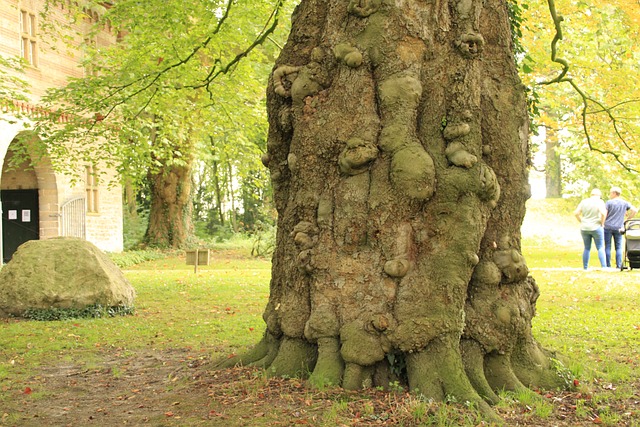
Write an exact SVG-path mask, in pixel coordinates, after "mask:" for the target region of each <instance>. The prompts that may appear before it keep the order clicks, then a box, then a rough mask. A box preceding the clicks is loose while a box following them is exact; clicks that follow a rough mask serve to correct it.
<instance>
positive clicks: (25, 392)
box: [23, 387, 32, 394]
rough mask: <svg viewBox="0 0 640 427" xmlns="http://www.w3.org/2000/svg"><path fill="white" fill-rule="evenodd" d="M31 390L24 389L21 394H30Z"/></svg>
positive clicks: (28, 388)
mask: <svg viewBox="0 0 640 427" xmlns="http://www.w3.org/2000/svg"><path fill="white" fill-rule="evenodd" d="M31 392H32V390H31V387H25V388H24V391H23V393H24V394H31Z"/></svg>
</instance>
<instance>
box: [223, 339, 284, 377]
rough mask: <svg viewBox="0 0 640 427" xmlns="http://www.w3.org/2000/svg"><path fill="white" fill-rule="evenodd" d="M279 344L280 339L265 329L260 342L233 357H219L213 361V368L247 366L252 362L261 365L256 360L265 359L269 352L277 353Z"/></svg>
mask: <svg viewBox="0 0 640 427" xmlns="http://www.w3.org/2000/svg"><path fill="white" fill-rule="evenodd" d="M279 346H280V340H279V339H277V338H276V337H274V336H273V335H271V334H270V333H269V332H267V331H265V333H264V335H263V336H262V339H261V340H260V342H258V344H256V345H255V346H253V347H252V348H251V350H249V351H247V352H246V353H243V354H241V355H235V356H233V357H229V358H225V359H221V360H219V361H217V362H215V363H214V368H215V369H226V368H233V367H234V366H247V365H252V364H255V365H257V366H262V365H260V364H259V363H257V362H259V361H261V360H265V359H266V358H267V357H268V355H270V354H277V352H278V347H279ZM274 357H275V356H274ZM272 360H273V359H272ZM264 366H268V365H264Z"/></svg>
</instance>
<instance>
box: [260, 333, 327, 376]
mask: <svg viewBox="0 0 640 427" xmlns="http://www.w3.org/2000/svg"><path fill="white" fill-rule="evenodd" d="M316 358H317V354H316V346H315V345H313V344H310V343H309V342H307V341H305V340H303V339H301V338H290V337H287V336H283V338H282V342H281V343H280V349H279V351H278V355H277V356H276V357H275V359H273V362H272V363H271V366H269V369H268V370H267V374H268V375H269V376H278V377H290V378H307V377H308V376H309V373H310V372H312V371H313V369H314V367H315V365H316Z"/></svg>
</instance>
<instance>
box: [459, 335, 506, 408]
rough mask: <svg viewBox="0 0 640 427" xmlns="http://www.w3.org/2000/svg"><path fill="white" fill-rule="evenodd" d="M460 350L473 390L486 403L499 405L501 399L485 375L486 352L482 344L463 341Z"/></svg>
mask: <svg viewBox="0 0 640 427" xmlns="http://www.w3.org/2000/svg"><path fill="white" fill-rule="evenodd" d="M460 350H461V351H462V361H463V363H464V370H465V372H466V373H467V377H469V381H470V382H471V385H472V386H473V388H474V389H475V390H476V391H477V392H478V394H479V395H480V397H482V398H483V399H484V400H485V401H486V402H488V403H489V404H491V405H495V404H497V403H498V402H499V401H500V398H499V397H498V395H497V394H496V393H494V391H493V390H492V389H491V386H490V385H489V382H487V378H486V377H485V375H484V351H483V350H482V348H481V347H480V344H478V342H477V341H474V340H462V341H461V342H460Z"/></svg>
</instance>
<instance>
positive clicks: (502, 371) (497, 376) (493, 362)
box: [484, 353, 526, 391]
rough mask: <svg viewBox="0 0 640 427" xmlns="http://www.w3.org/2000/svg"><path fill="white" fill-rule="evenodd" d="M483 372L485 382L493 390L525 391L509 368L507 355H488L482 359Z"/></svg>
mask: <svg viewBox="0 0 640 427" xmlns="http://www.w3.org/2000/svg"><path fill="white" fill-rule="evenodd" d="M484 367H485V368H484V371H485V376H486V378H487V381H488V382H489V384H490V385H491V387H492V388H493V389H494V390H508V391H521V390H524V389H526V387H525V386H524V384H522V382H520V380H519V379H518V377H517V376H516V374H515V373H514V372H513V369H512V367H511V360H510V358H509V357H508V356H507V355H504V354H498V353H490V354H487V355H486V356H485V359H484Z"/></svg>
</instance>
